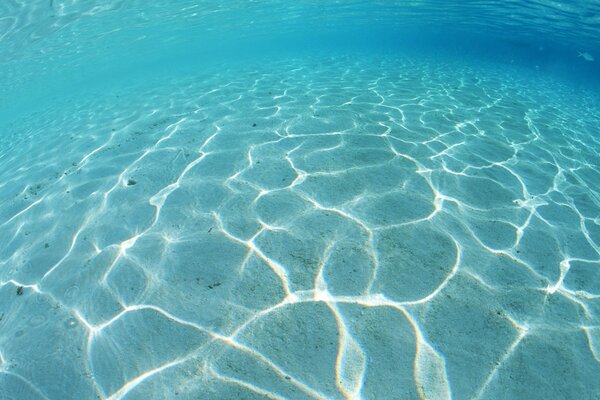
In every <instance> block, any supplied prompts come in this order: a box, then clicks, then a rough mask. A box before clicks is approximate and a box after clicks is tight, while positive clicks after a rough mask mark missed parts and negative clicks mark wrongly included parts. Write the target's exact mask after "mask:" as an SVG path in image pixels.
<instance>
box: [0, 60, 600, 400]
mask: <svg viewBox="0 0 600 400" xmlns="http://www.w3.org/2000/svg"><path fill="white" fill-rule="evenodd" d="M533 75H534V74H532V75H531V76H530V75H526V74H525V73H521V72H519V71H518V70H517V69H514V70H511V69H502V68H496V69H493V68H489V69H477V68H475V67H469V66H465V65H458V64H451V63H448V64H439V63H433V62H430V61H411V60H407V59H397V58H391V57H388V58H386V57H384V58H378V59H376V60H373V59H371V60H367V59H354V58H349V57H335V58H330V59H329V58H328V59H309V58H307V59H302V60H280V61H273V62H272V63H271V64H257V65H255V66H247V67H244V68H241V67H239V68H235V69H231V70H222V71H220V72H218V73H213V74H198V75H197V76H186V77H181V78H177V77H175V78H171V79H170V80H168V81H164V82H163V84H161V85H157V86H156V87H153V88H147V89H145V90H142V91H140V90H139V89H136V91H135V92H133V91H131V92H130V91H128V90H127V88H122V89H121V90H120V91H116V92H115V93H114V94H113V93H106V94H105V95H103V96H98V97H96V98H95V99H93V100H85V101H84V100H82V101H81V102H75V103H73V104H71V105H69V106H64V107H63V106H61V107H58V106H57V108H56V109H47V110H46V111H44V112H40V113H37V114H35V115H33V116H32V117H30V118H29V119H27V120H25V121H23V122H22V124H21V125H13V126H12V128H11V129H10V131H9V132H6V133H5V134H3V135H4V138H3V139H2V140H0V238H1V239H0V285H1V286H0V398H1V399H31V400H37V399H60V400H63V399H94V398H98V399H125V398H126V399H200V398H202V399H262V398H271V399H309V398H328V399H342V398H348V399H350V398H363V399H417V398H419V397H421V398H426V399H449V398H453V399H517V398H520V399H545V400H549V399H598V398H600V397H599V396H600V380H599V379H598V376H600V155H599V154H600V139H599V136H598V127H599V126H600V107H598V104H599V102H598V100H597V99H592V98H589V97H588V95H587V94H585V93H582V92H581V91H579V92H578V91H575V90H571V89H570V88H569V87H568V86H566V85H564V84H562V83H560V82H557V81H552V80H550V79H547V80H544V79H541V78H536V77H534V76H533ZM532 76H533V77H532Z"/></svg>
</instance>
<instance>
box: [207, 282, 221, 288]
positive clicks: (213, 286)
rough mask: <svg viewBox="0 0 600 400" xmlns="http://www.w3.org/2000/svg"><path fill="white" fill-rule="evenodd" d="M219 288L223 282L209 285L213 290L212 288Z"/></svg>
mask: <svg viewBox="0 0 600 400" xmlns="http://www.w3.org/2000/svg"><path fill="white" fill-rule="evenodd" d="M219 286H221V282H217V283H213V284H212V285H208V288H209V289H212V288H216V287H219Z"/></svg>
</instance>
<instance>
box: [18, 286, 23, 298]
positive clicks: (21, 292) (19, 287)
mask: <svg viewBox="0 0 600 400" xmlns="http://www.w3.org/2000/svg"><path fill="white" fill-rule="evenodd" d="M22 294H23V286H18V287H17V296H21V295H22Z"/></svg>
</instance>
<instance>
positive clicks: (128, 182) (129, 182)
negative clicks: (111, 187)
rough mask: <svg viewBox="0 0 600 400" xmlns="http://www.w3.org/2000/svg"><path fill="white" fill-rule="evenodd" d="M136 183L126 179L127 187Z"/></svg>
mask: <svg viewBox="0 0 600 400" xmlns="http://www.w3.org/2000/svg"><path fill="white" fill-rule="evenodd" d="M136 183H137V182H136V181H134V180H133V179H128V180H127V186H133V185H135V184H136Z"/></svg>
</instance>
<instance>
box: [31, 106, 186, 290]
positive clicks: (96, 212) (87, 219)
mask: <svg viewBox="0 0 600 400" xmlns="http://www.w3.org/2000/svg"><path fill="white" fill-rule="evenodd" d="M185 120H186V118H185V117H184V118H181V119H180V120H179V121H177V122H175V123H173V124H171V125H169V126H168V127H167V128H166V129H167V130H168V129H170V128H171V127H173V129H171V132H169V133H168V134H167V135H166V136H164V137H162V138H161V139H160V140H158V141H157V142H156V143H155V144H154V146H152V148H150V149H146V150H145V151H144V153H143V154H142V155H141V156H140V157H138V158H137V159H136V160H135V161H133V163H131V164H130V165H129V166H128V167H126V168H125V169H124V170H123V172H121V174H120V175H119V177H118V179H117V182H116V183H115V184H114V185H113V187H112V188H110V189H109V190H108V191H107V192H106V193H104V195H103V200H102V204H101V205H100V207H99V209H98V210H94V212H90V213H88V215H86V217H85V219H84V222H83V224H82V225H81V226H80V227H79V229H78V230H77V232H76V233H75V235H74V236H73V238H72V240H71V245H70V246H69V249H68V250H67V252H66V254H65V255H64V256H63V257H62V258H61V259H60V260H59V261H58V262H57V263H56V264H54V266H52V267H51V268H50V269H49V270H48V271H47V272H46V273H45V274H44V275H43V277H42V280H44V279H46V278H47V277H48V276H49V275H51V274H52V273H53V272H54V271H55V270H56V269H58V267H59V266H60V265H61V264H62V263H63V262H64V261H65V260H66V259H67V258H68V257H69V255H70V254H71V252H72V251H73V249H74V248H75V245H76V243H77V240H78V238H79V235H80V234H81V232H82V231H83V230H84V229H85V228H86V227H87V226H88V225H89V224H90V223H91V222H92V221H93V220H94V219H96V218H97V217H98V216H99V215H100V214H101V212H102V211H103V210H104V209H105V208H106V205H107V202H108V197H109V196H110V194H111V193H112V192H113V191H114V190H115V189H116V188H117V187H118V186H119V184H120V183H123V182H124V176H125V174H126V173H127V171H129V169H131V168H133V166H135V165H137V163H138V162H140V161H141V160H143V159H144V158H145V157H146V156H147V155H148V154H149V153H150V152H152V151H153V150H155V149H156V148H157V147H158V145H159V144H160V143H161V142H163V141H164V140H167V139H169V138H171V137H172V136H173V135H174V134H175V132H177V130H178V129H179V124H181V123H183V122H184V121H185Z"/></svg>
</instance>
